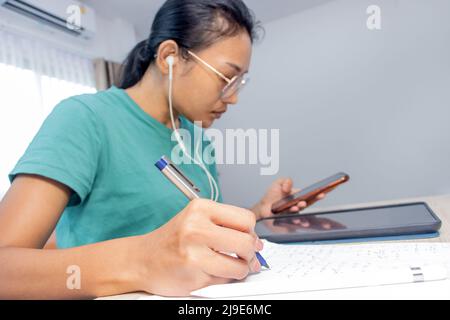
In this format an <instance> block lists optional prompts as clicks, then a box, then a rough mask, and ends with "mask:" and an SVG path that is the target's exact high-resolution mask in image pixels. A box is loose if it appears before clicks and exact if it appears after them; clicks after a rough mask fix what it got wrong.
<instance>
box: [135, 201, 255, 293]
mask: <svg viewBox="0 0 450 320" xmlns="http://www.w3.org/2000/svg"><path fill="white" fill-rule="evenodd" d="M255 223H256V221H255V215H254V214H253V212H251V211H249V210H246V209H242V208H238V207H234V206H230V205H225V204H220V203H216V202H213V201H209V200H204V199H198V200H194V201H191V202H190V203H189V204H188V205H187V206H186V207H185V208H184V209H183V210H182V211H181V212H180V213H178V214H177V215H176V216H175V217H174V218H173V219H172V220H170V221H169V222H168V223H167V224H165V225H164V226H162V227H161V228H159V229H157V230H155V231H154V232H152V233H150V234H148V235H145V236H144V237H143V238H142V240H143V242H142V243H143V247H142V248H141V250H142V251H143V253H144V258H143V260H141V263H140V265H141V268H140V279H142V280H141V284H143V288H142V289H143V290H144V291H146V292H149V293H152V294H157V295H163V296H187V295H189V294H190V293H191V292H192V291H194V290H197V289H200V288H203V287H205V286H208V285H213V284H221V283H228V282H230V281H232V280H241V279H244V278H245V277H247V275H248V274H249V273H253V272H258V271H259V270H260V269H261V265H260V263H259V261H258V259H257V258H256V256H255V252H256V251H260V250H262V247H263V243H262V242H261V240H259V239H258V238H257V236H256V235H255V233H254V227H255ZM230 254H232V255H230Z"/></svg>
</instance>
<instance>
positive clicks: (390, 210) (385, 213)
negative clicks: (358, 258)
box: [255, 203, 438, 237]
mask: <svg viewBox="0 0 450 320" xmlns="http://www.w3.org/2000/svg"><path fill="white" fill-rule="evenodd" d="M437 221H438V220H437V219H436V218H435V217H434V216H433V215H432V213H431V211H430V210H429V208H428V207H427V206H426V205H425V204H423V203H416V204H407V205H399V206H383V207H374V208H366V209H357V210H354V209H352V210H346V211H337V212H329V213H322V214H321V213H317V214H314V215H304V216H302V215H289V216H286V217H283V216H278V217H277V218H276V219H264V220H260V221H258V223H257V224H256V228H255V230H256V233H257V234H258V235H260V236H261V237H264V235H273V234H286V233H297V234H299V233H303V234H305V233H309V234H311V233H317V232H320V233H323V232H327V231H330V232H336V231H343V232H345V231H352V230H367V229H383V228H400V227H405V226H415V225H432V224H434V223H436V222H437Z"/></svg>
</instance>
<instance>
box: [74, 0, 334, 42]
mask: <svg viewBox="0 0 450 320" xmlns="http://www.w3.org/2000/svg"><path fill="white" fill-rule="evenodd" d="M81 1H82V2H84V3H86V4H87V5H89V6H91V7H93V8H94V9H95V10H96V11H97V13H99V14H100V15H102V16H105V17H107V18H118V17H119V18H122V19H125V20H127V21H130V22H132V23H133V24H134V26H135V28H136V34H137V37H138V38H139V39H142V38H145V37H146V36H147V35H148V33H149V32H150V26H151V23H152V20H153V17H154V16H155V14H156V11H157V10H158V9H159V7H160V6H161V5H162V4H163V3H164V0H151V1H150V0H127V1H123V0H107V1H99V0H81ZM244 1H245V2H246V3H247V5H248V6H249V7H250V8H251V9H252V10H253V11H254V12H255V14H256V17H257V19H258V20H260V21H262V22H263V23H267V22H270V21H273V20H276V19H279V18H282V17H285V16H288V15H290V14H294V13H297V12H300V11H303V10H307V9H309V8H312V7H315V6H318V5H321V4H323V3H326V2H331V1H333V0H244Z"/></svg>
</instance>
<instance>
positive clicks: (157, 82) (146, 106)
mask: <svg viewBox="0 0 450 320" xmlns="http://www.w3.org/2000/svg"><path fill="white" fill-rule="evenodd" d="M166 82H167V81H164V79H162V78H160V79H156V76H154V75H152V74H151V72H147V73H146V74H145V75H144V77H143V78H142V80H141V81H140V82H139V83H137V84H136V85H134V86H133V87H130V88H128V89H126V90H125V91H126V92H127V94H128V95H129V96H130V97H131V99H133V100H134V102H135V103H136V104H137V105H138V106H139V107H140V108H141V109H142V110H144V112H145V113H147V114H148V115H150V116H151V117H153V118H154V119H156V120H158V121H159V122H161V123H162V124H163V125H165V126H166V127H168V128H169V129H172V122H171V119H170V111H169V100H168V97H167V93H166V92H167V90H166V89H165V86H167V84H166ZM173 116H174V120H175V126H176V127H179V119H178V117H179V114H178V112H177V111H176V110H173Z"/></svg>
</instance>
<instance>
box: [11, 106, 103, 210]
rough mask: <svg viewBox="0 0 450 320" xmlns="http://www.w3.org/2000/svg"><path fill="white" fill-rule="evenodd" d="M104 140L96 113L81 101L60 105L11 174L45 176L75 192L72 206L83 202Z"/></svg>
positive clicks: (93, 175)
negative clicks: (101, 138) (100, 133)
mask: <svg viewBox="0 0 450 320" xmlns="http://www.w3.org/2000/svg"><path fill="white" fill-rule="evenodd" d="M100 145H101V140H100V136H99V132H98V125H97V117H96V115H95V113H94V111H93V110H92V109H91V108H90V107H88V106H87V105H85V104H84V103H83V102H82V101H80V100H78V99H77V98H69V99H67V100H64V101H62V102H61V103H59V104H58V105H57V106H56V107H55V108H54V110H53V111H52V112H51V114H50V115H49V116H48V117H47V119H46V120H45V121H44V123H43V125H42V126H41V128H40V130H39V131H38V133H37V134H36V136H35V137H34V139H33V140H32V142H31V143H30V145H29V146H28V148H27V150H26V151H25V154H24V155H23V156H22V157H21V158H20V160H19V161H18V163H17V164H16V166H15V168H14V169H13V171H12V172H11V173H10V174H9V180H10V182H11V183H12V182H13V180H14V179H15V177H17V175H19V174H33V175H39V176H43V177H46V178H49V179H52V180H55V181H57V182H59V183H62V184H64V185H66V186H68V187H69V188H70V189H72V191H73V193H72V195H71V198H70V201H69V204H68V205H69V206H74V205H78V204H80V203H81V202H83V201H84V200H85V199H86V197H87V195H88V194H89V193H90V190H91V189H92V185H93V182H94V179H95V176H96V172H97V166H98V159H99V156H100Z"/></svg>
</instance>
